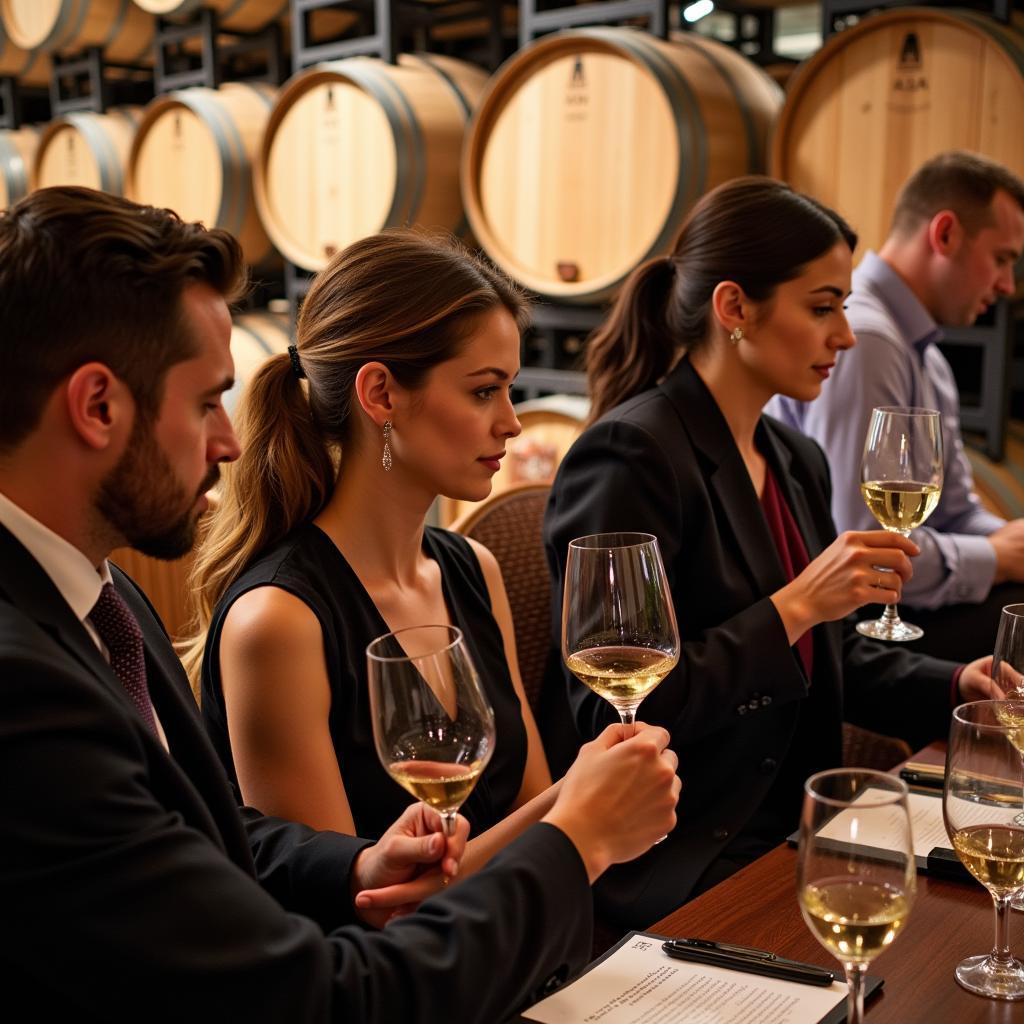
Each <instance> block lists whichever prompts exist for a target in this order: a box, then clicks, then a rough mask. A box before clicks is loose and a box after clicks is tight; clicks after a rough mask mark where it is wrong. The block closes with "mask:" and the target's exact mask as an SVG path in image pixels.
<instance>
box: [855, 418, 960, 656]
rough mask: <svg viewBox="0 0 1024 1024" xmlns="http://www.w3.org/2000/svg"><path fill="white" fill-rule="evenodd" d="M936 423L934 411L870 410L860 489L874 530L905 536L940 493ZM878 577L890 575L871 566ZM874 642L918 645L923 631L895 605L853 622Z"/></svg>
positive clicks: (939, 437)
mask: <svg viewBox="0 0 1024 1024" xmlns="http://www.w3.org/2000/svg"><path fill="white" fill-rule="evenodd" d="M942 465H943V464H942V419H941V417H940V416H939V414H938V412H936V411H935V410H934V409H914V408H907V409H904V408H897V407H879V408H876V409H872V411H871V421H870V423H869V424H868V432H867V436H866V437H865V439H864V455H863V457H862V458H861V484H860V490H861V494H862V495H863V497H864V502H865V504H866V505H867V507H868V509H869V511H870V512H871V514H872V515H873V516H874V517H875V519H877V520H878V523H879V525H880V526H881V527H882V528H883V529H885V530H889V531H890V532H892V533H898V534H901V535H902V536H904V537H909V536H910V532H911V530H915V529H917V527H919V526H921V524H922V523H924V521H925V520H926V519H927V518H928V517H929V516H930V515H931V514H932V512H934V511H935V507H936V505H938V503H939V497H940V496H941V494H942V473H943V470H942ZM875 568H876V569H878V571H879V572H891V571H892V570H890V569H886V568H884V567H882V566H875ZM857 631H858V632H859V633H862V634H864V636H870V637H874V638H875V639H876V640H904V641H905V640H919V639H920V638H921V637H922V636H924V631H923V630H922V629H921V628H920V627H919V626H913V625H911V624H910V623H908V622H904V621H903V620H902V619H901V618H900V616H899V611H898V609H897V607H896V605H895V604H889V605H886V606H885V611H884V612H883V613H882V616H881V618H879V619H873V620H870V621H865V622H858V623H857Z"/></svg>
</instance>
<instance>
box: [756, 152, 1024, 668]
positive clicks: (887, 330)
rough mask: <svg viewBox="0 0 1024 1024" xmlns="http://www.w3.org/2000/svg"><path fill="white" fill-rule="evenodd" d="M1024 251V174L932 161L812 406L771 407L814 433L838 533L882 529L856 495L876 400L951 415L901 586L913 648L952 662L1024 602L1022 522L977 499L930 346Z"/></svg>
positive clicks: (996, 287)
mask: <svg viewBox="0 0 1024 1024" xmlns="http://www.w3.org/2000/svg"><path fill="white" fill-rule="evenodd" d="M1022 250H1024V182H1022V181H1021V180H1020V179H1019V178H1018V177H1017V176H1016V175H1014V174H1013V173H1011V172H1010V171H1008V170H1007V169H1006V168H1004V167H1001V166H1000V165H998V164H995V163H993V162H991V161H989V160H986V159H984V158H982V157H979V156H976V155H974V154H970V153H964V152H949V153H943V154H941V155H940V156H937V157H934V158H933V159H931V160H929V161H928V162H927V163H925V164H924V165H923V166H922V167H921V168H919V170H918V171H917V172H916V173H915V174H914V175H913V176H912V177H911V178H910V180H909V181H908V182H907V183H906V185H904V187H903V190H902V192H901V193H900V195H899V197H898V198H897V201H896V208H895V211H894V214H893V222H892V228H891V231H890V234H889V237H888V238H887V239H886V241H885V243H884V244H883V245H882V248H881V250H880V251H879V252H878V253H875V252H868V253H867V254H866V255H865V256H864V258H863V260H862V261H861V263H860V265H859V266H858V267H857V269H856V270H855V271H854V274H853V290H852V294H851V296H850V299H849V304H848V306H847V318H848V320H849V322H850V327H851V328H852V329H853V333H854V335H855V336H856V338H857V344H856V346H855V347H854V348H852V349H849V350H848V351H846V352H843V353H842V355H841V357H840V358H839V359H838V361H837V363H836V365H835V367H834V368H832V371H831V379H830V380H829V381H828V383H827V384H826V385H825V387H824V388H823V389H822V393H821V396H820V397H819V398H818V399H817V400H816V401H814V402H813V403H808V402H797V401H794V400H793V399H790V398H782V397H778V396H777V397H775V398H773V399H772V401H771V402H770V403H769V404H768V407H767V408H766V410H765V411H766V412H767V413H769V414H770V415H772V416H775V417H777V418H778V419H780V420H782V421H783V422H785V423H788V424H790V425H791V426H794V427H796V428H797V429H799V430H802V431H803V432H804V433H805V434H807V435H808V436H810V437H813V438H814V439H815V440H816V441H817V442H818V443H819V444H820V445H821V446H822V448H824V450H825V453H826V454H827V456H828V459H829V462H830V464H831V468H832V486H833V492H832V514H833V517H834V519H835V521H836V525H837V526H838V528H839V529H840V530H864V529H871V528H875V527H877V523H876V522H875V521H874V519H873V517H872V516H871V513H870V512H868V510H867V507H866V506H865V504H864V500H863V498H862V497H861V493H860V486H859V485H860V461H861V454H862V452H863V449H864V436H865V434H866V433H867V425H868V420H869V418H870V416H871V410H872V409H873V408H874V407H875V406H880V405H897V406H926V407H929V408H933V409H938V410H939V412H940V413H941V414H942V423H943V440H944V442H945V453H944V454H945V467H944V469H945V481H944V484H943V490H942V498H941V500H940V501H939V505H938V508H937V509H936V510H935V511H934V512H933V513H932V515H931V517H930V518H929V520H928V523H927V525H926V526H923V527H921V528H919V529H918V530H916V531H915V532H914V534H913V540H914V541H915V542H916V543H917V544H918V546H919V547H920V548H921V553H920V555H918V556H917V557H916V558H915V559H914V576H913V578H912V579H911V580H910V582H909V583H907V584H906V585H905V586H904V588H903V603H904V604H905V605H906V606H907V607H906V608H905V609H904V611H906V612H907V614H906V617H907V619H908V620H909V621H912V622H915V623H917V624H918V625H921V626H923V627H924V628H925V637H924V639H923V640H921V641H918V642H917V643H916V644H915V646H918V647H920V648H922V649H924V650H927V651H929V652H930V653H932V654H936V655H939V656H942V657H947V658H961V657H967V656H971V657H973V656H974V655H976V654H977V652H978V651H985V650H991V649H992V646H993V643H994V640H995V630H996V626H997V625H998V621H999V609H1000V608H1001V607H1002V606H1003V605H1005V604H1009V603H1012V602H1015V601H1024V586H1022V584H1024V520H1021V519H1018V520H1014V521H1012V522H1006V521H1005V520H1003V519H1000V518H999V517H998V516H995V515H993V514H991V513H990V512H988V511H986V510H985V509H983V508H982V507H981V504H980V502H979V501H978V497H977V495H976V494H975V493H974V481H973V478H972V475H971V468H970V465H969V463H968V461H967V457H966V455H965V454H964V450H963V440H962V438H961V436H960V406H959V400H958V397H957V387H956V381H955V380H954V378H953V372H952V369H951V368H950V365H949V363H948V361H947V360H946V358H945V356H944V355H943V354H942V352H941V351H940V350H939V347H938V345H936V344H935V343H936V342H937V341H939V340H941V338H942V327H943V326H950V327H953V326H956V327H960V326H967V325H970V324H973V323H974V321H975V320H976V319H977V317H978V316H979V315H980V314H981V313H983V312H984V311H985V309H986V308H987V307H988V306H989V305H991V304H992V303H994V302H995V301H996V300H997V299H998V298H1000V297H1002V296H1004V295H1010V294H1011V293H1012V292H1013V290H1014V264H1015V263H1016V262H1017V261H1018V260H1019V259H1020V257H1021V253H1022Z"/></svg>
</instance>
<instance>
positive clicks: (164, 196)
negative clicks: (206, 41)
mask: <svg viewBox="0 0 1024 1024" xmlns="http://www.w3.org/2000/svg"><path fill="white" fill-rule="evenodd" d="M275 94H276V90H275V89H274V88H273V87H271V86H269V85H264V84H261V83H243V82H228V83H225V84H224V85H223V86H221V87H220V88H219V89H216V90H214V89H204V88H195V89H182V90H180V91H178V92H172V93H168V94H167V95H165V96H158V97H157V98H156V99H155V100H154V101H153V102H152V103H151V104H149V106H148V107H146V109H145V111H144V112H143V116H142V120H141V121H140V123H139V127H138V132H137V133H136V135H135V139H134V142H133V144H132V147H131V153H130V156H129V158H128V173H127V184H126V187H127V193H128V195H129V196H130V197H131V198H132V199H135V200H136V201H138V202H140V203H148V204H150V205H153V206H166V207H169V208H170V209H172V210H174V211H175V212H176V213H177V214H178V215H179V216H180V217H182V218H183V219H185V220H189V221H192V220H198V221H202V223H203V224H205V225H206V226H207V227H220V228H225V229H226V230H228V231H230V232H231V233H232V234H233V235H235V237H236V238H238V240H239V241H240V242H241V243H242V249H243V251H244V252H245V258H246V260H247V262H249V263H251V264H260V263H263V262H264V261H265V260H266V259H267V257H268V256H270V255H271V245H270V239H269V238H268V237H267V233H266V231H264V229H263V225H262V224H261V223H260V219H259V216H258V214H257V212H256V206H255V203H254V201H253V194H252V160H253V158H254V156H255V154H256V152H257V150H258V148H259V144H260V140H261V139H262V137H263V130H264V127H265V126H266V123H267V119H268V117H269V116H270V110H271V107H272V105H273V102H274V96H275Z"/></svg>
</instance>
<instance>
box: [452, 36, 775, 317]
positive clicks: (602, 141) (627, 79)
mask: <svg viewBox="0 0 1024 1024" xmlns="http://www.w3.org/2000/svg"><path fill="white" fill-rule="evenodd" d="M781 104H782V93H781V90H780V89H779V88H778V86H777V85H776V84H775V83H774V82H773V81H772V80H771V79H770V78H769V77H768V76H767V75H765V74H764V72H762V71H761V70H760V69H758V68H757V67H755V66H754V65H753V64H752V63H750V62H749V61H748V60H746V59H745V58H744V57H743V56H742V55H740V54H739V53H737V52H736V51H735V50H732V49H730V48H729V47H727V46H725V45H723V44H721V43H717V42H714V41H712V40H709V39H705V38H703V37H700V36H697V35H695V34H686V35H685V36H680V37H678V38H675V39H673V40H672V41H668V42H666V41H664V40H661V39H658V38H656V37H654V36H651V35H648V34H646V33H643V32H639V31H636V30H634V29H620V28H593V29H580V30H578V31H572V32H560V33H558V34H557V35H554V36H550V37H547V38H544V39H542V40H540V41H538V42H535V43H533V44H532V45H530V46H527V47H525V48H524V49H522V50H520V51H519V52H518V53H517V54H515V55H514V56H513V57H512V58H511V59H509V60H508V61H506V62H505V64H503V65H502V67H501V68H500V69H499V70H498V72H497V74H496V75H495V76H494V78H493V79H492V80H491V83H490V86H489V88H488V90H487V93H486V95H485V97H484V99H483V100H482V101H481V103H480V106H479V107H478V109H477V111H476V113H475V114H474V116H473V121H472V123H471V126H470V132H469V138H468V140H467V144H466V148H465V152H464V157H463V168H462V189H463V198H464V201H465V204H466V212H467V214H468V216H469V221H470V225H471V227H472V230H473V234H474V236H475V237H476V239H477V241H478V242H479V243H480V244H481V245H482V246H483V248H484V249H485V250H486V251H487V253H488V255H489V256H490V257H491V258H492V259H493V260H494V261H495V262H496V263H498V264H499V265H500V266H502V267H503V268H504V269H505V270H506V271H508V272H509V273H510V274H511V275H512V276H513V277H515V278H516V279H518V280H519V281H522V282H523V283H524V284H526V285H527V286H528V287H530V288H532V289H534V290H535V291H537V292H539V293H540V294H542V295H547V296H551V297H553V298H558V299H562V300H568V301H572V302H597V301H599V300H601V299H604V298H607V297H608V296H609V295H611V294H612V293H613V292H614V291H615V290H616V289H617V287H618V286H619V285H620V284H621V283H622V281H623V279H624V278H625V277H626V275H627V274H628V273H629V272H630V271H631V270H632V269H633V268H634V267H635V266H636V265H637V264H638V263H640V262H642V261H643V260H644V259H646V258H648V257H649V256H653V255H655V254H657V253H661V252H666V251H667V250H668V249H669V247H670V245H671V242H672V240H673V239H674V237H675V235H676V233H677V231H678V229H679V226H680V225H681V223H682V221H683V219H684V217H685V216H686V213H687V211H688V210H689V208H690V207H691V206H692V205H693V203H694V202H695V201H696V200H697V199H698V198H699V197H700V196H701V195H702V194H703V193H704V192H706V191H708V189H710V188H712V187H714V186H715V185H717V184H719V183H720V182H722V181H725V180H726V179H728V178H733V177H736V176H737V175H740V174H746V173H751V172H758V171H763V170H764V169H765V164H766V154H767V139H768V134H769V132H770V130H771V126H772V124H773V122H774V119H775V116H776V114H777V111H778V109H779V107H780V106H781Z"/></svg>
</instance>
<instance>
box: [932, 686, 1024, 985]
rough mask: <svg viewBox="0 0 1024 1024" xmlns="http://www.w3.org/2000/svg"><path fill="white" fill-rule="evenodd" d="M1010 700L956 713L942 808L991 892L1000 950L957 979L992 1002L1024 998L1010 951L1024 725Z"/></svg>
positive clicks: (959, 850) (956, 845) (1017, 881)
mask: <svg viewBox="0 0 1024 1024" xmlns="http://www.w3.org/2000/svg"><path fill="white" fill-rule="evenodd" d="M1006 711H1007V705H1006V702H1005V701H994V700H979V701H975V702H974V703H972V704H961V705H960V707H958V708H957V709H956V710H955V711H954V712H953V721H952V723H951V724H950V728H949V744H948V746H947V748H946V785H945V789H944V791H943V796H942V813H943V817H944V818H945V823H946V831H947V832H948V833H949V838H950V840H951V841H952V843H953V849H954V850H956V854H957V856H958V857H959V858H960V860H961V861H962V863H963V865H964V867H966V868H967V870H968V871H970V873H971V874H972V875H973V876H974V877H975V878H976V879H977V880H978V881H979V882H981V884H982V885H983V886H985V888H986V889H988V891H989V892H990V893H991V894H992V901H993V903H994V904H995V915H996V941H995V947H994V949H993V950H992V952H991V953H989V954H987V955H986V954H982V955H979V956H972V957H968V958H967V959H966V960H964V961H962V962H961V963H960V965H959V966H958V967H957V969H956V980H957V981H958V982H959V983H960V984H961V985H963V987H964V988H966V989H967V990H968V991H970V992H975V993H977V994H978V995H981V996H988V997H989V998H991V999H1024V964H1021V963H1020V961H1019V960H1015V959H1014V958H1013V957H1012V956H1011V955H1010V941H1009V928H1010V900H1011V898H1012V897H1013V896H1014V895H1016V894H1017V893H1019V892H1020V890H1021V888H1022V887H1024V828H1022V827H1021V826H1020V825H1018V824H1017V817H1018V815H1019V814H1020V812H1021V808H1022V806H1024V763H1022V761H1021V758H1020V754H1019V753H1018V751H1019V749H1020V746H1021V726H1020V724H1019V723H1016V724H1015V723H1013V722H1012V720H1011V721H1010V722H1007V721H1006V720H1005V718H1006Z"/></svg>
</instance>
